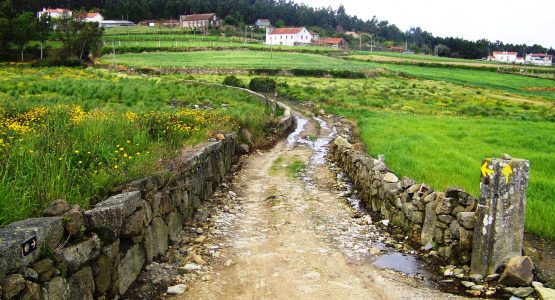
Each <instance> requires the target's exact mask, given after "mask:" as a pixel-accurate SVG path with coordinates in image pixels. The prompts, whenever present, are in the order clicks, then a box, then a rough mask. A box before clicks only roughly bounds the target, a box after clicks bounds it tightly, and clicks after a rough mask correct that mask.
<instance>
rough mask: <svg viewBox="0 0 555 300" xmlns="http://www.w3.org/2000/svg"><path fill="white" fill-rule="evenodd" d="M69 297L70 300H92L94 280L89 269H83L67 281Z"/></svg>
mask: <svg viewBox="0 0 555 300" xmlns="http://www.w3.org/2000/svg"><path fill="white" fill-rule="evenodd" d="M69 286H70V290H69V297H70V299H72V300H92V299H94V297H93V294H94V278H93V274H92V270H91V268H90V267H86V268H83V269H81V270H79V272H77V273H75V274H73V276H71V278H70V279H69Z"/></svg>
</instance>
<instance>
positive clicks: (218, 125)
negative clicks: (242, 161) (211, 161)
mask: <svg viewBox="0 0 555 300" xmlns="http://www.w3.org/2000/svg"><path fill="white" fill-rule="evenodd" d="M0 99H1V100H0V162H1V163H0V175H1V177H0V224H2V225H3V224H6V223H9V222H11V221H14V220H18V219H22V218H26V217H29V216H33V215H36V214H37V213H39V212H40V211H42V209H43V208H44V206H45V205H46V204H48V203H49V202H50V201H52V200H54V199H58V198H65V199H66V200H68V201H69V202H71V203H79V204H80V205H81V206H82V207H85V208H86V207H88V205H89V203H91V202H94V201H97V200H99V199H102V197H104V195H106V193H107V191H108V190H109V189H110V188H112V187H114V185H117V184H118V183H120V182H125V181H129V180H132V179H134V178H137V177H144V176H147V175H149V174H153V173H156V172H158V171H159V170H160V169H161V168H163V167H164V164H165V161H166V159H168V158H171V157H172V156H175V155H176V151H177V150H179V149H181V148H182V147H184V146H185V147H187V146H191V145H195V144H197V143H199V142H202V141H205V140H206V139H207V138H209V137H211V136H214V135H215V134H217V133H221V132H223V133H225V132H231V131H237V130H239V129H240V128H247V129H249V130H250V131H251V132H252V134H253V139H254V141H255V142H256V141H258V140H261V139H263V138H264V137H265V135H266V132H265V131H266V130H268V125H269V123H270V122H272V121H273V119H274V118H273V117H272V116H271V113H270V110H269V109H268V108H267V106H266V105H265V104H263V103H261V102H260V100H259V99H256V98H253V97H251V96H248V95H246V94H245V93H243V92H239V91H235V90H228V89H214V88H212V87H207V86H203V85H196V84H190V83H185V82H184V81H183V80H182V79H176V78H174V79H170V78H157V77H151V78H141V77H131V76H126V75H121V74H115V73H109V72H107V71H102V70H94V69H80V68H30V67H26V66H12V65H1V66H0ZM222 104H226V105H224V106H222ZM195 105H196V106H198V107H200V109H196V108H195V107H194V106H195Z"/></svg>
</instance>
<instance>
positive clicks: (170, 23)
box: [137, 20, 180, 28]
mask: <svg viewBox="0 0 555 300" xmlns="http://www.w3.org/2000/svg"><path fill="white" fill-rule="evenodd" d="M137 24H139V25H141V26H148V27H167V28H178V27H180V23H179V21H177V20H142V21H139V23H137Z"/></svg>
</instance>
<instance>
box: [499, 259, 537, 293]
mask: <svg viewBox="0 0 555 300" xmlns="http://www.w3.org/2000/svg"><path fill="white" fill-rule="evenodd" d="M533 270H534V263H533V262H532V260H531V259H530V257H528V256H515V257H513V258H511V259H509V261H507V264H506V265H505V270H503V273H501V277H500V278H499V283H501V284H503V285H506V286H527V285H530V283H531V282H532V279H533V278H534V275H533V274H532V271H533Z"/></svg>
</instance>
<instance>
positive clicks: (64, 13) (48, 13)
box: [37, 8, 73, 19]
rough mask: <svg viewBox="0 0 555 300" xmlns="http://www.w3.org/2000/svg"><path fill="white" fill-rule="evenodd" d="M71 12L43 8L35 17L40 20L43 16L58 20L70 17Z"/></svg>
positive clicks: (62, 9)
mask: <svg viewBox="0 0 555 300" xmlns="http://www.w3.org/2000/svg"><path fill="white" fill-rule="evenodd" d="M72 13H73V12H72V11H71V10H68V9H64V8H48V9H47V8H43V9H42V10H41V11H39V12H37V17H38V18H40V17H42V16H43V15H46V16H49V17H50V18H52V19H60V18H62V17H64V18H69V17H71V15H72Z"/></svg>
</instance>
